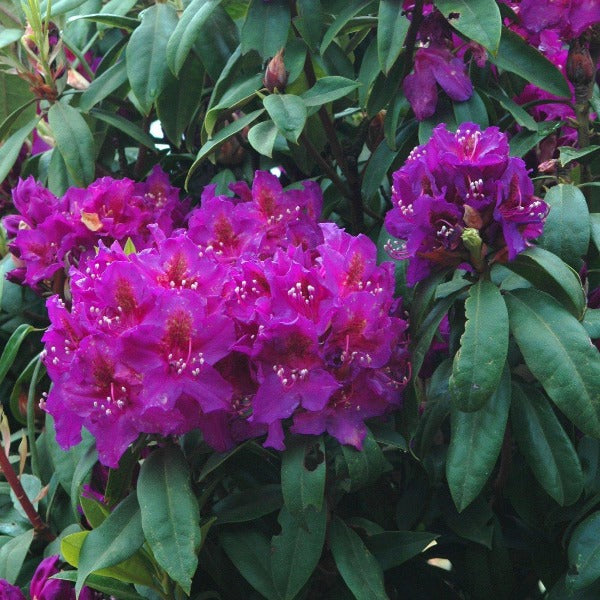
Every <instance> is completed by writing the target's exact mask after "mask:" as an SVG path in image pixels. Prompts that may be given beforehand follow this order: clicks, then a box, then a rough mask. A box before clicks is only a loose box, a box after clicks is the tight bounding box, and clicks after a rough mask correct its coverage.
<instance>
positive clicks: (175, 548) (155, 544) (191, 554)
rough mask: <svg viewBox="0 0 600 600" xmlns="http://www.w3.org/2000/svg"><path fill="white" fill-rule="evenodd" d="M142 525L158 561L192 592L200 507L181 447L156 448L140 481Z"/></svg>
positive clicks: (140, 476) (196, 560)
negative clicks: (191, 484)
mask: <svg viewBox="0 0 600 600" xmlns="http://www.w3.org/2000/svg"><path fill="white" fill-rule="evenodd" d="M137 490H138V498H139V502H140V508H141V511H142V527H143V530H144V534H145V536H146V540H147V541H148V544H149V546H150V548H151V549H152V552H153V554H154V557H155V558H156V561H157V562H158V564H159V565H160V566H161V567H162V568H163V569H165V571H167V573H169V576H170V577H171V579H173V580H175V581H176V582H177V583H178V584H179V585H181V587H182V588H183V589H184V590H185V591H186V592H187V593H188V594H189V591H190V587H191V585H192V577H193V575H194V573H195V571H196V567H197V566H198V557H197V556H196V551H197V549H198V547H199V546H200V541H201V534H200V511H199V508H198V501H197V500H196V496H194V493H193V491H192V488H191V486H190V473H189V468H188V465H187V463H186V461H185V458H184V456H183V453H182V452H181V449H180V448H178V447H176V446H168V447H165V448H160V449H159V450H156V451H154V452H153V453H152V454H151V455H150V456H149V457H148V458H147V459H146V460H145V461H144V463H143V464H142V467H141V469H140V475H139V478H138V484H137Z"/></svg>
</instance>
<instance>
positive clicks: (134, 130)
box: [90, 108, 156, 150]
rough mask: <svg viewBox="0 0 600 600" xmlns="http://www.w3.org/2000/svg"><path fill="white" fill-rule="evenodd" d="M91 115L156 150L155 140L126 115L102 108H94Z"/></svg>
mask: <svg viewBox="0 0 600 600" xmlns="http://www.w3.org/2000/svg"><path fill="white" fill-rule="evenodd" d="M90 115H91V116H92V117H94V118H95V119H99V120H100V121H104V122H105V123H108V124H109V125H112V126H113V127H115V128H116V129H119V130H120V131H122V132H123V133H126V134H127V135H128V136H129V137H130V138H132V139H134V140H135V141H136V142H138V143H139V144H142V145H143V146H146V148H150V150H156V148H155V145H154V140H153V139H152V138H151V137H150V136H149V135H148V134H147V133H146V132H145V131H144V130H143V129H141V128H140V127H138V126H137V125H136V124H135V123H132V122H131V121H130V120H128V119H126V118H125V117H122V116H121V115H117V114H115V113H112V112H108V111H107V110H102V109H101V108H93V109H92V110H91V111H90Z"/></svg>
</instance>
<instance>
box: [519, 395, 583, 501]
mask: <svg viewBox="0 0 600 600" xmlns="http://www.w3.org/2000/svg"><path fill="white" fill-rule="evenodd" d="M510 415H511V425H512V433H513V435H514V438H515V440H516V441H517V444H518V446H519V450H520V451H521V454H523V456H524V457H525V459H526V460H527V464H528V465H529V467H530V468H531V470H532V471H533V474H534V475H535V477H536V479H537V480H538V481H539V482H540V483H541V485H542V487H543V488H544V489H545V490H546V492H548V494H549V495H550V496H552V498H554V500H556V502H558V503H559V504H560V505H561V506H568V505H570V504H573V503H574V502H575V501H576V500H577V499H578V498H579V496H580V495H581V492H582V491H583V472H582V470H581V464H580V462H579V458H578V457H577V454H576V452H575V449H574V448H573V444H572V443H571V440H570V439H569V437H568V436H567V434H566V433H565V431H564V429H563V428H562V425H561V424H560V422H559V420H558V419H557V418H556V415H555V414H554V411H553V410H552V407H551V406H550V405H549V404H548V401H547V400H546V398H545V396H544V395H543V394H542V393H540V392H539V391H538V390H536V389H535V388H531V387H528V388H526V389H525V388H522V387H521V386H519V385H517V384H513V395H512V404H511V409H510Z"/></svg>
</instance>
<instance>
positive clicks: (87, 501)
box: [79, 495, 110, 529]
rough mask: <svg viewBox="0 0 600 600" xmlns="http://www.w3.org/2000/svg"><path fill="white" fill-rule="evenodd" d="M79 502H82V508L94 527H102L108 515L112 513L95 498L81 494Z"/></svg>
mask: <svg viewBox="0 0 600 600" xmlns="http://www.w3.org/2000/svg"><path fill="white" fill-rule="evenodd" d="M79 503H80V504H81V509H82V510H83V514H84V515H85V518H86V519H87V522H88V523H89V524H90V525H91V526H92V527H93V528H94V529H97V528H98V527H100V525H102V523H104V521H105V520H106V517H108V515H110V510H109V509H108V508H107V507H106V506H104V504H102V503H101V502H99V501H98V500H96V499H95V498H89V497H88V496H83V495H81V496H80V497H79Z"/></svg>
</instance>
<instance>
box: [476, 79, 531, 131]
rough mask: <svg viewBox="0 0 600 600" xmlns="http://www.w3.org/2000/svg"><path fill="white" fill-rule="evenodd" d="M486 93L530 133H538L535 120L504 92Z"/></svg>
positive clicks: (487, 90) (490, 90)
mask: <svg viewBox="0 0 600 600" xmlns="http://www.w3.org/2000/svg"><path fill="white" fill-rule="evenodd" d="M484 91H485V94H486V95H487V96H489V97H490V98H493V99H494V100H496V101H497V102H498V103H499V104H500V106H502V108H504V109H506V110H507V111H508V112H509V113H510V114H511V115H512V116H513V117H514V119H515V121H516V122H517V123H518V124H519V125H521V126H522V127H525V128H527V129H529V130H530V131H537V129H538V124H537V123H536V122H535V119H534V118H533V117H532V116H531V115H530V114H529V113H528V112H527V111H526V110H525V109H524V108H523V107H522V106H520V105H519V104H517V103H516V102H515V101H514V100H513V99H512V98H510V97H509V96H507V95H506V94H505V93H504V92H503V91H502V90H492V89H485V90H484Z"/></svg>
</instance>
